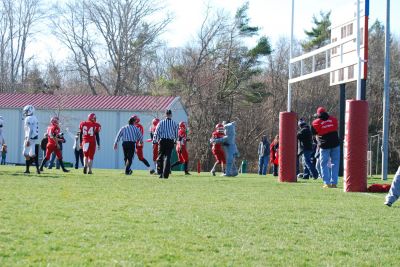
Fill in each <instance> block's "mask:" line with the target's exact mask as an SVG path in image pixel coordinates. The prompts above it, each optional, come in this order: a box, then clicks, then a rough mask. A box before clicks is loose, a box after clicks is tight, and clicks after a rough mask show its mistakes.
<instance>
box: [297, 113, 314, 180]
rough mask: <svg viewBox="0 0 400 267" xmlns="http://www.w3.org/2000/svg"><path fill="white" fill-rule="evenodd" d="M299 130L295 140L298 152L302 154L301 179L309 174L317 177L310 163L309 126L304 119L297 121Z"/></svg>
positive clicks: (310, 142) (310, 137) (310, 139)
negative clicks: (302, 170)
mask: <svg viewBox="0 0 400 267" xmlns="http://www.w3.org/2000/svg"><path fill="white" fill-rule="evenodd" d="M298 126H299V131H298V132H297V140H298V141H299V144H300V146H299V154H301V155H303V169H304V175H303V179H308V178H309V176H310V175H312V177H313V178H314V179H318V172H317V169H316V168H315V166H314V164H313V163H312V160H311V158H312V156H313V141H312V139H313V138H312V133H311V130H310V127H309V126H308V124H307V123H306V122H305V121H304V120H299V122H298Z"/></svg>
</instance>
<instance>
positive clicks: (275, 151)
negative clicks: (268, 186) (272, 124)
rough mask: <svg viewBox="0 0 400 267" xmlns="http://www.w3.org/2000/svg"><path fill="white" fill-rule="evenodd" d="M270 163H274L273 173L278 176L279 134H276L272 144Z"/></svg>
mask: <svg viewBox="0 0 400 267" xmlns="http://www.w3.org/2000/svg"><path fill="white" fill-rule="evenodd" d="M269 150H270V163H271V164H273V165H272V168H273V169H272V170H273V175H274V176H278V169H279V135H276V136H275V138H274V141H272V143H271V145H270V149H269Z"/></svg>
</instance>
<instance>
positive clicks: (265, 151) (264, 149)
mask: <svg viewBox="0 0 400 267" xmlns="http://www.w3.org/2000/svg"><path fill="white" fill-rule="evenodd" d="M269 146H270V144H269V142H268V137H267V136H266V135H263V136H262V138H261V141H260V143H259V144H258V174H259V175H266V174H267V170H268V162H269Z"/></svg>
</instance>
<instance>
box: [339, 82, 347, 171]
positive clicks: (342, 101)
mask: <svg viewBox="0 0 400 267" xmlns="http://www.w3.org/2000/svg"><path fill="white" fill-rule="evenodd" d="M339 110H340V114H339V116H340V117H339V138H340V161H339V176H343V151H344V150H343V142H344V133H345V129H344V128H345V125H344V120H345V112H346V84H345V83H342V84H340V85H339Z"/></svg>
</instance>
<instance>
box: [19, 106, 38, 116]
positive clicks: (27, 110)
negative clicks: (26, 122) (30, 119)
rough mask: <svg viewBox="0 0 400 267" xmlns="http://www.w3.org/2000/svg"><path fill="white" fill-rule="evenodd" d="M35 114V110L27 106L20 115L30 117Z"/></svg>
mask: <svg viewBox="0 0 400 267" xmlns="http://www.w3.org/2000/svg"><path fill="white" fill-rule="evenodd" d="M34 112H35V108H34V107H33V106H32V105H27V106H25V107H24V108H23V109H22V114H23V115H25V116H32V115H33V113H34Z"/></svg>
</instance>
